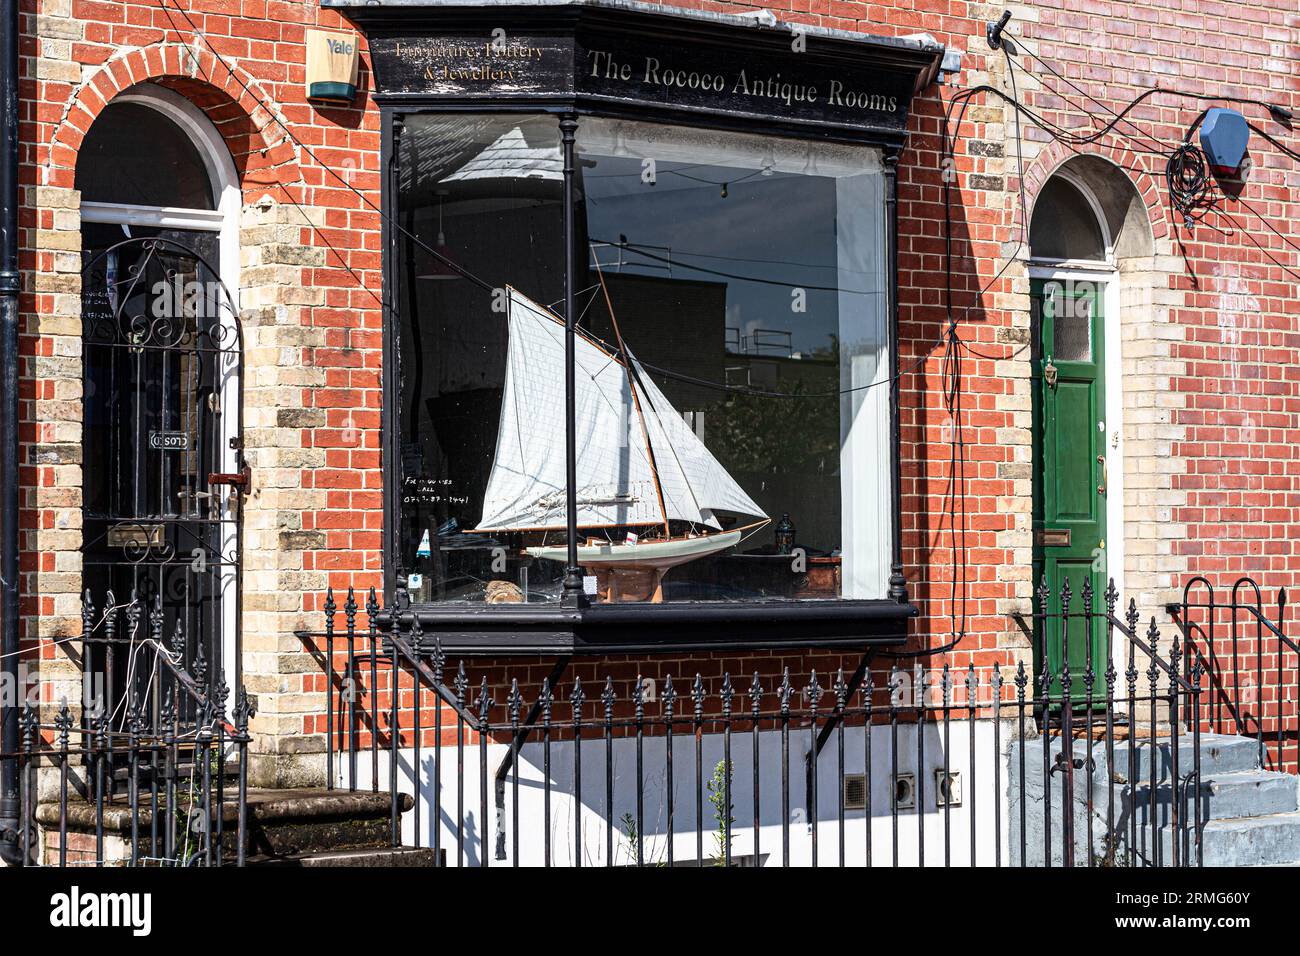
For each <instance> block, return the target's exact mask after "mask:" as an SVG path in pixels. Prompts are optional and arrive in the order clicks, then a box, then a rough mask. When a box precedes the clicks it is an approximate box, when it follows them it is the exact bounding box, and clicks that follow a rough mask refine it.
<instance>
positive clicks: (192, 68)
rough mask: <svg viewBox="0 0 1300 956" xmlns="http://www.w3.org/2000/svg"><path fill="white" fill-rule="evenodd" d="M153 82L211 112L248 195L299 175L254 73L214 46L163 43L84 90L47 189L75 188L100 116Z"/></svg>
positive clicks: (115, 65) (51, 163) (60, 134)
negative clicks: (85, 144)
mask: <svg viewBox="0 0 1300 956" xmlns="http://www.w3.org/2000/svg"><path fill="white" fill-rule="evenodd" d="M237 70H238V68H236V71H237ZM146 81H149V82H153V83H157V84H158V85H160V86H166V87H170V88H171V89H174V90H176V91H177V92H178V93H181V94H182V95H184V96H185V97H186V98H187V99H189V100H190V101H191V102H193V103H194V104H195V105H196V106H198V107H199V108H200V109H202V110H203V111H204V113H206V114H207V116H208V118H209V119H210V120H212V123H213V125H214V126H216V128H217V130H218V131H219V132H220V133H221V136H222V139H224V140H225V143H226V145H227V147H228V148H229V149H230V153H231V156H232V157H233V159H234V162H235V168H236V169H237V170H238V172H239V178H240V183H241V185H242V186H243V188H244V190H245V192H250V191H257V192H262V191H265V190H266V189H268V188H274V187H276V186H284V185H288V184H289V183H293V182H297V181H298V179H299V178H300V169H299V166H298V156H297V153H296V151H295V149H294V145H293V141H292V140H291V139H290V138H289V136H288V135H287V134H286V133H285V132H284V130H283V129H282V128H281V127H280V126H279V125H278V124H277V123H276V122H275V118H274V117H273V116H271V114H270V113H269V112H268V110H267V108H266V107H265V106H263V105H262V104H261V103H260V102H258V99H257V98H256V97H255V96H254V95H253V94H251V93H250V92H249V90H248V89H246V88H245V87H248V88H250V89H253V90H256V89H257V83H256V81H255V80H254V79H253V78H252V77H251V76H248V75H247V74H245V73H242V72H238V73H236V72H232V71H231V70H230V69H229V68H227V66H226V65H225V64H223V63H222V62H221V61H220V60H218V59H217V58H216V57H215V56H213V55H212V53H211V51H209V50H207V49H195V48H193V47H187V46H182V45H180V44H176V43H158V44H154V45H151V46H148V47H144V48H141V49H138V50H133V51H131V52H130V53H128V54H126V55H124V56H121V57H119V58H117V59H115V60H111V61H109V62H108V63H105V64H104V66H103V67H102V68H101V69H100V70H99V72H98V73H96V74H95V75H94V76H93V77H91V79H90V80H88V81H87V82H85V83H84V84H83V85H82V87H81V89H80V90H79V91H78V92H77V94H76V96H74V97H73V99H72V101H71V102H70V103H69V105H68V109H67V111H66V113H65V114H64V116H63V118H62V120H61V121H60V122H59V124H58V127H57V129H56V131H55V134H54V137H53V140H52V141H51V143H50V149H49V154H48V157H47V158H46V162H45V163H44V175H45V184H46V185H49V186H55V187H60V188H65V189H71V188H73V183H74V176H75V172H76V163H77V152H78V150H80V148H81V143H82V141H83V140H84V139H85V136H86V133H87V132H88V131H89V130H90V127H91V124H92V123H94V121H95V118H96V117H97V116H98V115H99V114H100V112H101V111H102V110H103V109H104V107H105V106H107V105H108V103H109V102H110V101H111V100H112V99H113V98H114V97H115V96H117V95H118V94H119V93H121V92H123V91H124V90H127V89H129V88H130V87H132V86H135V85H136V84H138V83H143V82H146Z"/></svg>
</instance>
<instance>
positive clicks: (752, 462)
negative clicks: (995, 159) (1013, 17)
mask: <svg viewBox="0 0 1300 956" xmlns="http://www.w3.org/2000/svg"><path fill="white" fill-rule="evenodd" d="M325 5H326V6H334V7H338V8H339V9H341V10H342V11H343V12H344V13H345V14H346V15H347V16H348V17H349V18H350V19H352V20H353V21H354V22H355V23H356V25H357V26H358V28H359V29H360V30H361V31H363V32H364V33H365V35H366V38H367V45H368V48H369V54H370V62H369V66H370V75H369V76H368V77H363V86H364V85H365V83H366V81H367V80H368V82H369V84H370V85H371V92H372V94H373V96H374V98H375V100H376V102H377V103H378V104H379V105H380V109H381V112H382V117H383V127H382V130H383V157H382V159H383V166H382V168H383V170H384V179H383V190H384V193H383V207H384V211H385V217H384V222H385V227H384V253H385V255H384V282H385V292H386V294H385V300H386V302H387V303H389V306H390V308H389V311H387V313H386V314H385V320H384V332H385V337H384V348H385V355H384V369H385V375H384V419H383V429H384V436H383V462H384V465H383V468H384V487H385V499H384V500H385V575H386V578H385V580H386V591H387V593H388V594H389V595H396V602H395V608H394V609H395V610H396V611H397V612H400V613H398V614H396V615H390V617H391V619H395V620H399V621H402V622H404V623H405V625H406V626H409V624H410V623H411V622H412V621H415V620H418V621H419V624H420V627H421V630H422V631H423V635H424V638H423V639H424V640H425V641H431V640H432V639H433V637H434V636H435V635H436V636H437V639H438V640H440V641H441V643H442V646H443V647H444V648H447V649H455V650H457V651H458V652H460V653H476V652H477V653H483V654H501V653H544V654H545V653H551V654H558V655H569V654H574V653H614V652H634V651H635V652H644V651H654V650H699V649H714V650H724V649H733V650H734V649H744V648H754V647H762V646H773V647H775V646H840V645H844V644H851V645H855V646H859V647H860V646H862V645H864V644H867V645H876V644H896V643H898V642H900V641H902V640H903V639H904V636H905V630H906V623H905V622H906V619H907V618H908V617H911V616H914V615H915V613H916V612H915V608H914V607H913V605H912V604H911V603H910V601H909V598H908V590H907V573H906V571H907V569H906V568H905V567H904V566H903V560H902V546H901V535H900V520H899V518H900V480H899V466H898V462H899V455H898V442H899V433H898V428H899V425H898V395H897V391H896V369H897V295H896V282H897V280H896V245H897V240H896V236H897V225H896V199H895V197H896V182H897V167H898V159H899V155H900V153H901V151H902V149H903V146H904V144H905V140H906V136H907V126H908V114H909V109H910V106H911V102H912V98H913V97H914V96H915V95H916V94H917V93H918V92H919V91H920V90H921V89H923V88H924V87H926V86H927V85H928V84H930V83H931V82H933V81H934V79H935V77H936V75H937V73H938V70H939V66H940V62H941V60H942V56H943V48H942V46H940V45H939V44H938V43H936V42H934V41H933V40H930V39H929V38H925V37H922V38H908V39H894V38H885V37H875V36H868V35H861V34H846V33H840V32H834V31H827V30H821V29H814V28H807V27H803V26H796V25H789V24H780V23H776V22H774V21H773V22H771V23H767V24H765V23H763V22H760V21H759V20H758V19H756V18H754V17H741V16H727V15H719V14H709V13H702V12H698V11H684V10H676V9H672V8H668V7H662V6H653V5H646V4H638V3H623V2H609V0H603V2H593V3H545V2H543V3H529V4H519V5H514V4H503V5H496V4H480V5H477V6H474V7H472V8H471V7H464V6H453V5H440V4H439V5H434V4H429V3H422V4H411V3H400V2H396V3H392V2H379V3H368V4H366V5H364V6H351V5H347V4H332V3H326V4H325Z"/></svg>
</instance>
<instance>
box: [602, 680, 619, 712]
mask: <svg viewBox="0 0 1300 956" xmlns="http://www.w3.org/2000/svg"><path fill="white" fill-rule="evenodd" d="M616 700H617V697H616V696H615V694H614V678H612V677H610V676H608V675H606V677H605V689H604V690H603V691H601V692H600V701H601V703H602V704H604V705H605V723H606V724H608V723H609V722H610V721H611V720H613V719H614V702H615V701H616Z"/></svg>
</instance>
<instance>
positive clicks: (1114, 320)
mask: <svg viewBox="0 0 1300 956" xmlns="http://www.w3.org/2000/svg"><path fill="white" fill-rule="evenodd" d="M1085 195H1087V193H1085ZM1103 229H1104V227H1103ZM1107 251H1108V252H1109V242H1108V243H1107ZM1029 278H1030V279H1042V280H1044V281H1048V282H1050V281H1057V282H1062V283H1065V282H1071V281H1073V282H1093V283H1096V284H1097V285H1098V286H1100V288H1101V303H1102V309H1103V310H1104V313H1105V314H1104V317H1103V323H1102V325H1103V329H1104V331H1103V334H1104V335H1105V336H1106V342H1105V349H1106V362H1105V368H1104V370H1103V373H1104V374H1105V376H1106V410H1105V415H1106V419H1105V441H1104V447H1105V449H1106V452H1105V454H1106V573H1107V575H1108V577H1109V578H1110V579H1112V580H1113V581H1114V582H1115V587H1116V588H1117V589H1118V591H1119V593H1120V594H1121V595H1123V594H1124V593H1125V592H1124V552H1125V548H1124V544H1125V541H1124V392H1123V377H1122V376H1123V362H1122V356H1121V354H1120V295H1119V292H1120V289H1119V282H1120V279H1119V272H1118V270H1117V269H1116V268H1115V267H1114V265H1113V264H1112V263H1110V262H1087V263H1084V262H1078V263H1075V262H1070V263H1066V262H1059V261H1058V262H1048V261H1046V260H1031V261H1030V264H1029ZM1093 606H1094V608H1097V609H1100V608H1101V607H1103V606H1104V604H1103V603H1094V605H1093ZM1111 653H1112V655H1114V654H1115V653H1116V648H1115V647H1112V648H1111Z"/></svg>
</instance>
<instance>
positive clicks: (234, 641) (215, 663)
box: [82, 224, 248, 724]
mask: <svg viewBox="0 0 1300 956" xmlns="http://www.w3.org/2000/svg"><path fill="white" fill-rule="evenodd" d="M123 229H124V227H121V226H105V225H96V224H87V226H86V229H85V232H84V248H85V250H86V251H85V253H84V255H83V271H82V318H83V357H84V362H85V366H84V367H85V377H84V388H85V392H84V402H85V428H84V438H83V442H84V445H83V453H84V457H83V471H84V500H83V509H84V510H83V518H84V528H83V533H84V538H83V542H84V543H83V559H84V579H85V582H84V587H85V589H86V592H87V595H88V597H87V601H86V604H87V610H85V611H84V613H83V624H84V630H85V638H86V645H85V647H86V658H87V659H86V660H85V661H84V669H85V673H87V674H95V675H101V674H102V675H104V676H103V684H104V686H103V688H102V690H97V691H95V692H94V696H95V698H96V700H97V701H98V700H102V708H99V707H95V708H92V710H95V709H97V710H100V713H101V715H102V716H104V717H106V718H107V720H108V722H109V723H110V724H116V723H117V718H118V717H119V716H120V715H121V714H124V713H126V712H127V711H128V710H131V709H134V705H135V702H134V701H133V700H131V698H132V697H134V696H138V695H140V694H142V693H144V690H143V688H145V687H147V686H149V685H150V682H149V678H150V675H149V674H147V673H142V671H143V670H144V669H145V668H144V666H143V664H142V663H141V662H143V661H146V660H152V659H153V656H152V654H147V653H141V652H142V650H143V649H144V648H145V646H146V645H148V644H150V643H151V642H153V644H154V646H157V645H158V644H161V645H163V646H164V647H165V648H166V650H167V652H168V653H169V654H170V656H171V657H172V659H173V660H174V661H175V663H176V664H177V665H178V666H180V667H181V668H183V669H184V670H185V671H186V672H188V673H189V674H192V675H193V676H194V678H195V680H196V681H198V682H199V684H201V685H203V686H204V687H205V688H216V687H217V686H218V685H219V684H223V683H224V684H225V685H232V684H233V685H234V686H236V687H237V686H240V674H239V661H240V655H239V647H238V643H239V634H240V629H239V620H238V615H239V613H240V612H239V600H238V587H239V580H240V574H239V570H240V554H239V551H240V548H239V543H240V530H241V517H240V515H241V510H242V508H241V504H242V502H241V495H242V494H243V492H244V491H245V490H246V489H247V483H248V471H247V468H246V466H245V463H244V456H243V448H242V422H243V402H242V389H241V387H240V380H241V373H242V365H243V340H242V334H241V330H240V324H239V318H238V315H237V312H236V309H235V305H234V302H233V300H232V298H231V296H230V294H229V292H228V290H227V289H226V287H225V286H224V285H223V284H222V282H221V280H220V278H219V276H218V274H217V271H216V269H215V268H214V267H213V265H212V263H213V262H215V261H216V260H217V255H218V248H217V243H218V236H217V234H215V233H204V232H188V231H180V230H162V229H148V230H141V229H139V228H136V227H133V229H132V237H131V238H128V239H126V240H124V241H122V240H121V234H122V233H121V230H123ZM142 233H144V234H143V235H142ZM115 240H117V241H115ZM89 595H95V602H94V603H92V601H91V600H90V598H89ZM121 609H125V613H120V611H121ZM146 706H147V704H146ZM155 706H157V702H155ZM182 716H184V715H182Z"/></svg>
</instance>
